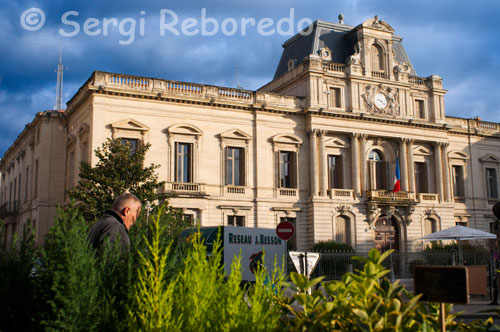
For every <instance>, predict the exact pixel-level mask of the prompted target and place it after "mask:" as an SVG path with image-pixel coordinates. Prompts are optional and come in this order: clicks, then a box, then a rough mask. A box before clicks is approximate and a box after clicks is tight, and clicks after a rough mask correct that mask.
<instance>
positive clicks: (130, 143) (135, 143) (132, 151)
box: [121, 138, 139, 156]
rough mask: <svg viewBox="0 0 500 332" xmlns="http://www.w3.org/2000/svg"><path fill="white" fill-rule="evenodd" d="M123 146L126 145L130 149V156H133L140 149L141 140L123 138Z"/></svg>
mask: <svg viewBox="0 0 500 332" xmlns="http://www.w3.org/2000/svg"><path fill="white" fill-rule="evenodd" d="M121 142H122V144H126V145H128V146H129V148H130V155H131V156H133V155H134V154H135V153H136V152H137V148H138V147H139V140H138V139H136V138H121Z"/></svg>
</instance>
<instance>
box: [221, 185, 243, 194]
mask: <svg viewBox="0 0 500 332" xmlns="http://www.w3.org/2000/svg"><path fill="white" fill-rule="evenodd" d="M226 192H227V193H228V194H238V195H244V194H245V187H226Z"/></svg>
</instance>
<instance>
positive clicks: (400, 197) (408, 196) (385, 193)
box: [367, 190, 415, 201]
mask: <svg viewBox="0 0 500 332" xmlns="http://www.w3.org/2000/svg"><path fill="white" fill-rule="evenodd" d="M367 196H368V198H371V199H375V200H377V199H379V200H384V201H386V200H393V201H409V200H415V193H413V192H408V191H398V192H397V193H394V192H392V191H389V190H368V191H367Z"/></svg>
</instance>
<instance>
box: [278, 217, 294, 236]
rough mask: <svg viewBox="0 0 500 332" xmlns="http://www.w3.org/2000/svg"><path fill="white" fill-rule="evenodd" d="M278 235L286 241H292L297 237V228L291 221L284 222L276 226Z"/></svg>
mask: <svg viewBox="0 0 500 332" xmlns="http://www.w3.org/2000/svg"><path fill="white" fill-rule="evenodd" d="M276 235H278V237H279V238H280V239H282V240H284V241H287V240H290V239H291V238H292V237H293V236H294V235H295V227H294V226H293V224H292V223H291V222H289V221H282V222H280V223H279V224H278V226H276Z"/></svg>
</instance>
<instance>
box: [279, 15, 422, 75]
mask: <svg viewBox="0 0 500 332" xmlns="http://www.w3.org/2000/svg"><path fill="white" fill-rule="evenodd" d="M309 28H311V29H312V32H311V33H310V34H308V35H301V34H300V33H298V34H296V35H295V36H293V37H292V38H290V39H288V40H287V41H286V42H285V43H284V44H283V53H282V54H281V59H280V61H279V63H278V67H277V68H276V72H275V74H274V79H276V78H278V77H280V76H281V75H283V74H284V73H286V72H287V71H288V61H289V60H290V59H295V60H297V64H300V63H301V62H302V61H303V60H304V58H305V57H307V56H308V55H310V54H319V50H320V49H322V48H323V47H325V46H326V47H328V48H329V49H330V50H332V61H333V62H335V63H346V60H347V58H348V57H349V55H352V54H354V45H355V44H356V43H357V41H358V40H357V36H356V33H350V32H351V31H352V30H353V29H355V27H353V26H350V25H346V24H339V23H330V22H325V21H319V20H318V21H315V22H313V23H312V25H311V26H310V27H309ZM393 49H394V52H395V53H396V60H397V61H398V62H408V63H409V64H410V67H411V70H410V74H411V75H416V72H415V70H414V68H413V66H412V64H411V62H410V59H409V57H408V55H407V54H406V51H405V50H404V47H403V45H402V38H401V37H399V36H393Z"/></svg>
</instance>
